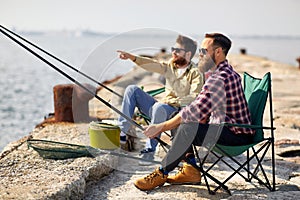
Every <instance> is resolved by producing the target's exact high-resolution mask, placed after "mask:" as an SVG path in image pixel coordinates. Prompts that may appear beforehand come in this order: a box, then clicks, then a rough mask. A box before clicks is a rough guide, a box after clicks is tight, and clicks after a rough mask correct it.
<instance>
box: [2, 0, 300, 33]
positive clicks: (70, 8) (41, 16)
mask: <svg viewBox="0 0 300 200" xmlns="http://www.w3.org/2000/svg"><path fill="white" fill-rule="evenodd" d="M299 8H300V0H209V1H208V0H206V1H203V0H172V1H171V0H151V1H145V0H107V1H103V0H81V1H79V0H0V23H1V25H3V26H5V27H7V28H15V29H17V30H25V31H48V30H82V29H88V30H91V31H97V32H107V33H122V32H127V31H132V30H136V29H142V28H162V29H168V30H172V31H177V32H181V33H185V34H201V35H203V33H206V32H222V33H227V34H230V35H276V36H277V35H290V36H300V22H299V21H300V20H299V19H300V12H299Z"/></svg>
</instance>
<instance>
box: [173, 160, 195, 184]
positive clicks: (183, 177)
mask: <svg viewBox="0 0 300 200" xmlns="http://www.w3.org/2000/svg"><path fill="white" fill-rule="evenodd" d="M167 182H168V183H170V184H200V183H201V173H200V172H199V171H198V170H197V169H196V168H194V167H193V166H192V165H190V164H187V163H184V164H183V166H182V167H181V168H179V172H178V173H177V174H176V175H174V176H169V177H168V179H167Z"/></svg>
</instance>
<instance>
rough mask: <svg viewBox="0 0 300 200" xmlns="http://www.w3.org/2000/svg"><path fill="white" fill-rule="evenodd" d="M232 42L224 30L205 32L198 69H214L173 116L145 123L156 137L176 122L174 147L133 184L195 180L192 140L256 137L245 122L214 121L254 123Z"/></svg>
mask: <svg viewBox="0 0 300 200" xmlns="http://www.w3.org/2000/svg"><path fill="white" fill-rule="evenodd" d="M230 47H231V41H230V39H229V38H227V37H226V36H224V35H223V34H220V33H212V34H206V35H205V39H204V40H203V41H202V44H201V48H200V49H199V56H200V60H199V63H198V67H199V70H200V71H202V72H207V71H210V74H211V75H210V76H209V77H208V79H207V80H206V82H205V84H204V86H203V87H202V91H201V92H200V94H199V95H198V96H197V98H196V99H195V100H194V101H193V102H192V103H191V104H189V105H188V106H186V107H185V108H183V109H182V110H181V111H180V112H179V113H178V114H177V115H176V116H175V117H174V118H172V119H170V120H168V121H165V122H163V123H160V124H153V125H150V126H149V127H147V129H146V130H145V132H144V134H145V135H146V136H147V137H149V138H154V137H156V136H157V135H159V134H160V133H161V132H163V131H166V130H171V129H174V128H178V130H177V133H176V135H175V137H174V139H173V141H172V147H171V148H170V150H169V152H168V153H167V155H166V156H165V157H164V159H163V160H162V163H161V164H162V165H161V167H159V168H157V169H156V170H155V171H154V172H153V173H151V174H150V175H148V176H146V177H143V178H140V179H137V180H136V181H135V183H134V185H135V186H136V187H137V188H139V189H140V190H152V189H154V188H156V187H157V186H162V185H164V183H165V182H168V183H170V184H187V183H189V184H197V183H200V181H201V175H200V172H199V171H198V170H197V169H195V168H194V167H193V166H192V165H191V164H196V160H195V156H194V154H193V151H192V148H191V144H195V145H197V146H201V145H202V146H210V147H211V145H212V144H215V143H216V142H218V143H219V144H223V145H244V144H249V143H251V141H252V136H253V135H254V133H255V132H254V131H253V130H251V129H246V128H237V127H229V128H228V127H225V126H220V125H215V124H220V123H223V122H228V123H240V124H251V118H250V112H249V110H248V105H247V102H246V99H245V96H244V92H243V89H242V84H241V77H240V76H239V74H238V73H237V72H235V71H234V70H233V68H232V66H230V65H229V64H228V61H227V59H226V56H227V53H228V51H229V49H230ZM184 158H187V159H185V160H188V162H187V163H184V164H183V167H182V168H181V169H180V170H179V172H178V173H177V174H176V175H174V176H168V173H169V172H170V171H172V170H173V169H174V168H175V167H176V166H178V164H179V162H180V161H182V160H183V159H184Z"/></svg>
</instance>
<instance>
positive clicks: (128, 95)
mask: <svg viewBox="0 0 300 200" xmlns="http://www.w3.org/2000/svg"><path fill="white" fill-rule="evenodd" d="M136 107H137V108H138V109H139V110H140V111H141V112H142V113H143V114H145V115H147V116H149V117H150V118H151V123H152V124H158V123H161V122H164V121H166V120H168V119H169V118H170V116H171V115H172V114H173V113H174V112H176V111H178V108H176V107H173V106H170V105H168V104H163V103H159V102H157V101H156V99H154V98H153V97H152V96H150V95H149V94H148V93H147V92H144V91H143V90H142V89H140V88H139V87H137V86H136V85H129V86H128V87H127V88H126V90H125V93H124V98H123V102H122V113H124V114H125V115H126V116H128V117H130V118H132V116H133V114H134V110H135V108H136ZM118 121H119V123H118V124H119V127H120V129H121V131H122V132H123V133H127V132H128V130H129V128H130V126H131V124H130V122H128V121H127V120H126V119H125V118H124V117H122V116H120V117H119V119H118ZM159 137H160V135H159ZM157 144H158V142H157V140H156V139H148V140H147V142H146V148H150V149H151V150H153V151H154V150H155V148H156V146H157Z"/></svg>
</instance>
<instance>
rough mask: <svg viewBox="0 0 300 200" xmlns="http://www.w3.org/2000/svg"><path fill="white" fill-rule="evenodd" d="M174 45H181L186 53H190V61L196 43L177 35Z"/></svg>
mask: <svg viewBox="0 0 300 200" xmlns="http://www.w3.org/2000/svg"><path fill="white" fill-rule="evenodd" d="M176 43H178V44H180V45H182V46H183V47H184V49H185V50H186V51H190V52H191V53H192V54H191V59H192V58H193V57H194V55H195V52H196V50H197V42H196V41H194V40H192V39H191V38H188V37H186V36H182V35H178V37H177V39H176Z"/></svg>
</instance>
